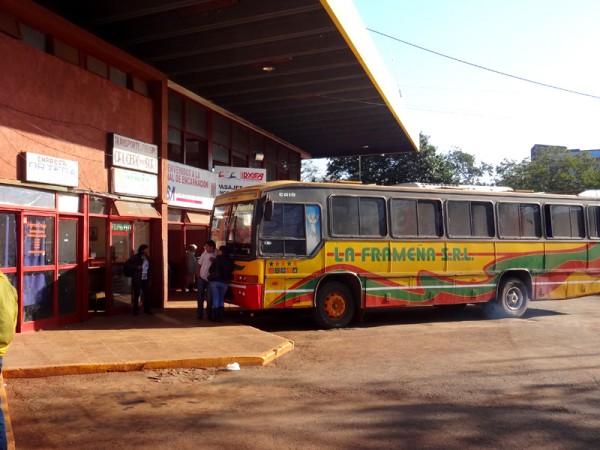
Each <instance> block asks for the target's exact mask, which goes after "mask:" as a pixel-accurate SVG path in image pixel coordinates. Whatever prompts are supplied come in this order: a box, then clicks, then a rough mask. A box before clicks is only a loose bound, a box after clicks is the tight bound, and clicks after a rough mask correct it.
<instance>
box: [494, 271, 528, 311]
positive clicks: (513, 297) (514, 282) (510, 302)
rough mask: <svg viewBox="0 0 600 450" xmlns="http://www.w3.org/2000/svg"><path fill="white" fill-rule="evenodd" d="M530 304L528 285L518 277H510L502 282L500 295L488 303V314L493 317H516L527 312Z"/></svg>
mask: <svg viewBox="0 0 600 450" xmlns="http://www.w3.org/2000/svg"><path fill="white" fill-rule="evenodd" d="M528 305H529V291H528V290H527V286H525V283H523V282H522V281H521V280H519V279H518V278H508V279H506V280H505V281H503V282H502V285H501V286H500V289H499V290H498V297H497V298H496V300H492V301H490V302H489V303H487V304H486V309H487V313H488V315H490V316H491V317H493V318H510V317H513V318H516V317H521V316H522V315H523V314H525V311H526V310H527V306H528Z"/></svg>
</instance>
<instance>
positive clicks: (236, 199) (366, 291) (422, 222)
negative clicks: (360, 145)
mask: <svg viewBox="0 0 600 450" xmlns="http://www.w3.org/2000/svg"><path fill="white" fill-rule="evenodd" d="M210 235H211V238H212V239H214V240H215V241H216V242H217V245H226V246H227V247H228V249H229V251H230V253H231V254H232V255H233V257H234V259H235V271H234V279H233V281H232V282H231V283H230V287H231V295H232V299H231V300H230V301H231V302H232V303H234V304H236V305H239V306H241V307H243V308H245V309H248V310H262V309H273V308H310V309H312V314H313V317H314V319H315V321H316V322H317V324H318V325H319V326H321V327H324V328H338V327H344V326H346V325H348V323H349V322H350V321H351V320H352V318H353V317H354V316H355V315H356V314H357V313H359V312H364V311H366V310H368V309H371V308H388V307H413V306H436V305H466V304H469V303H478V304H481V305H483V307H484V308H485V310H486V312H487V313H488V314H489V315H490V316H492V317H520V316H522V315H523V313H524V312H525V311H526V309H527V307H528V304H529V301H530V299H566V298H573V297H578V296H584V295H591V294H597V293H598V292H600V199H597V200H594V199H585V198H580V197H577V196H570V195H551V194H532V193H519V192H493V191H489V192H487V191H482V190H470V189H449V188H421V187H402V186H399V187H385V186H370V185H360V184H345V183H304V182H294V181H276V182H268V183H265V184H260V185H256V186H252V187H246V188H243V189H238V190H236V191H233V192H230V193H227V194H224V195H221V196H219V197H217V198H216V199H215V203H214V209H213V214H212V219H211V230H210Z"/></svg>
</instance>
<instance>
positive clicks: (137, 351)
mask: <svg viewBox="0 0 600 450" xmlns="http://www.w3.org/2000/svg"><path fill="white" fill-rule="evenodd" d="M234 313H236V311H235V309H232V308H227V307H226V313H225V318H224V320H223V322H220V323H214V322H210V321H208V320H206V319H202V320H198V319H196V302H195V301H189V300H188V301H169V302H168V306H167V307H166V308H164V309H160V310H159V309H156V310H154V314H153V315H146V314H143V313H142V314H140V315H139V316H133V315H131V314H129V315H120V316H110V317H107V316H103V315H98V314H96V315H93V316H92V318H91V319H90V320H87V321H86V322H83V323H77V324H73V325H69V326H65V327H61V328H54V329H47V330H40V331H35V332H28V333H21V334H17V335H16V336H15V339H14V340H13V342H12V344H11V345H10V347H9V349H8V351H7V353H6V355H5V356H4V364H3V370H2V372H3V375H4V377H5V378H33V377H48V376H57V375H75V374H86V373H99V372H126V371H135V370H144V369H169V368H209V367H215V368H219V367H222V368H225V367H227V365H228V364H232V363H238V364H239V366H262V365H265V364H268V363H269V362H271V361H272V360H274V359H275V358H277V357H279V356H281V355H283V354H285V353H287V352H289V351H290V350H292V349H293V348H294V343H293V342H292V341H290V340H288V339H285V338H282V337H279V336H276V335H274V334H271V333H267V332H264V331H261V330H258V329H256V328H253V327H250V326H247V325H241V324H237V323H235V322H232V321H230V320H228V316H230V315H231V314H234Z"/></svg>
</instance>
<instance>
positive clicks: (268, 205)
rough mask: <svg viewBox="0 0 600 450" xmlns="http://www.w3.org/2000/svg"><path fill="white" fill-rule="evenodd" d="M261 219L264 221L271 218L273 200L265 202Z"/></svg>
mask: <svg viewBox="0 0 600 450" xmlns="http://www.w3.org/2000/svg"><path fill="white" fill-rule="evenodd" d="M263 217H264V219H265V220H271V219H272V218H273V200H267V201H266V202H265V212H264V214H263Z"/></svg>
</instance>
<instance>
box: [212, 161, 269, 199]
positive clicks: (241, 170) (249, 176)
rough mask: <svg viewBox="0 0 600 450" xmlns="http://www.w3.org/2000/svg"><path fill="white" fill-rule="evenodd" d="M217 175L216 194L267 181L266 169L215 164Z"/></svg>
mask: <svg viewBox="0 0 600 450" xmlns="http://www.w3.org/2000/svg"><path fill="white" fill-rule="evenodd" d="M215 172H216V173H217V176H218V186H217V195H220V194H224V193H226V192H230V191H233V190H234V189H239V188H241V187H246V186H251V185H253V184H258V183H264V182H265V181H267V170H266V169H250V168H246V167H228V166H215Z"/></svg>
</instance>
